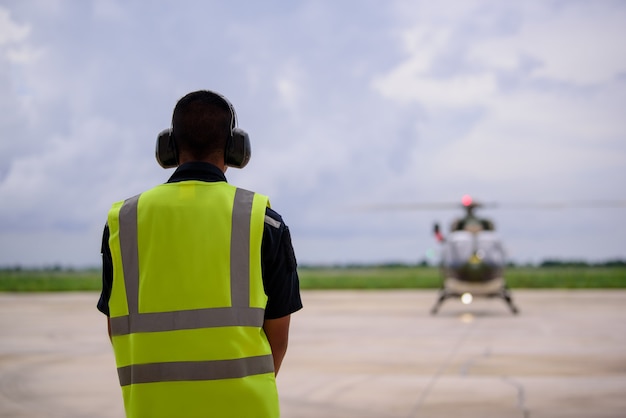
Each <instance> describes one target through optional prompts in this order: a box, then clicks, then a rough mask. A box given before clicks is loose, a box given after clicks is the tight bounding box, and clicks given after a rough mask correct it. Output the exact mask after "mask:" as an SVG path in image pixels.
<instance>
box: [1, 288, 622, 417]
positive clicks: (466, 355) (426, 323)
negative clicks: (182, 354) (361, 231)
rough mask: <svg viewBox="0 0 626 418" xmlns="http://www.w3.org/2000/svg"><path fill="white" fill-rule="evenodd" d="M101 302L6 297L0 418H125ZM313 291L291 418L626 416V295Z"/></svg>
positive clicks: (299, 344)
mask: <svg viewBox="0 0 626 418" xmlns="http://www.w3.org/2000/svg"><path fill="white" fill-rule="evenodd" d="M97 297H98V295H97V294H95V293H56V294H51V293H48V294H10V293H0V417H2V418H5V417H6V418H9V417H10V418H23V417H63V418H78V417H93V418H114V417H122V416H123V409H122V403H121V395H120V391H119V387H118V384H117V376H116V373H115V366H114V360H113V355H112V351H111V348H110V345H109V342H108V338H107V336H106V326H105V319H104V317H103V316H102V315H101V314H99V313H98V312H97V311H96V309H95V304H96V301H97ZM513 297H514V300H515V302H516V304H517V305H518V306H519V308H520V310H521V313H520V314H519V315H517V316H514V315H511V314H510V313H509V311H508V309H507V307H506V305H505V304H504V303H503V302H502V301H500V300H497V299H488V300H481V299H478V300H475V301H474V303H472V304H471V305H469V306H465V305H462V304H461V303H460V301H456V300H449V301H447V302H446V303H445V304H444V305H443V307H442V308H441V310H440V312H439V314H438V315H436V316H431V315H430V314H429V310H430V308H431V307H432V305H433V304H434V302H435V299H436V292H435V291H413V290H403V291H305V292H303V302H304V304H305V308H304V310H302V311H301V312H298V313H296V314H294V316H293V318H292V333H291V341H290V347H289V350H288V353H287V358H286V359H285V362H284V363H283V367H282V369H281V372H280V375H279V377H278V385H279V391H280V394H281V404H282V410H283V418H321V417H324V418H352V417H359V418H395V417H402V418H413V417H428V418H437V417H455V418H456V417H467V418H473V417H498V418H506V417H516V418H517V417H520V418H539V417H546V418H559V417H568V418H569V417H573V418H578V417H580V418H583V417H584V418H588V417H594V418H602V417H606V418H609V417H615V418H617V417H625V416H626V291H623V290H620V291H560V290H559V291H556V290H554V291H553V290H549V291H530V290H514V291H513Z"/></svg>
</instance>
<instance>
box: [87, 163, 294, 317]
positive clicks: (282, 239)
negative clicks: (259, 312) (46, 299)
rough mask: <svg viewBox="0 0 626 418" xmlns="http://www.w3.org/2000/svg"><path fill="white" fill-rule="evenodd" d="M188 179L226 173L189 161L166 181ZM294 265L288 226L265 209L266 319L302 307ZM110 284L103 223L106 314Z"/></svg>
mask: <svg viewBox="0 0 626 418" xmlns="http://www.w3.org/2000/svg"><path fill="white" fill-rule="evenodd" d="M187 180H199V181H207V182H214V181H226V176H224V173H223V172H222V171H221V170H220V169H219V168H217V167H216V166H214V165H212V164H209V163H202V162H190V163H185V164H182V165H181V166H179V167H178V168H177V169H176V171H175V172H174V174H172V177H170V179H169V180H168V183H176V182H180V181H187ZM296 267H297V263H296V257H295V255H294V251H293V246H292V244H291V234H290V233H289V228H288V227H287V225H285V223H284V222H283V219H282V218H281V216H280V215H279V214H278V213H276V212H275V211H274V210H272V209H270V208H267V209H266V211H265V224H264V228H263V240H262V242H261V271H262V274H263V287H264V289H265V294H266V295H267V297H268V299H267V306H266V308H265V319H276V318H281V317H283V316H287V315H290V314H292V313H294V312H296V311H298V310H300V309H301V308H302V300H301V298H300V283H299V279H298V272H297V269H296ZM112 285H113V261H112V258H111V250H110V248H109V228H108V226H105V228H104V233H103V234H102V293H101V295H100V300H99V301H98V310H99V311H100V312H102V313H104V314H105V315H107V316H108V315H109V298H110V297H111V287H112Z"/></svg>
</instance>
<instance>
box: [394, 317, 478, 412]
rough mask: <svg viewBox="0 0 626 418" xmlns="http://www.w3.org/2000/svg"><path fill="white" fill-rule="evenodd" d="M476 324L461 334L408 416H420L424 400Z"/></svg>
mask: <svg viewBox="0 0 626 418" xmlns="http://www.w3.org/2000/svg"><path fill="white" fill-rule="evenodd" d="M475 326H476V322H473V323H472V325H471V326H468V327H467V331H465V333H464V334H463V335H461V337H460V338H459V340H458V341H457V342H456V344H455V345H454V346H453V347H452V350H450V353H449V354H448V356H447V357H446V359H445V360H444V362H443V363H442V364H441V366H439V368H438V369H437V371H436V372H435V374H434V375H433V376H432V377H431V378H430V381H429V382H428V384H427V385H426V388H424V390H423V391H422V393H421V394H420V397H419V398H418V400H417V402H416V403H415V406H414V407H413V408H412V409H411V411H410V412H409V415H407V418H416V417H417V416H418V415H417V414H418V413H419V409H420V408H421V407H422V404H423V403H424V401H425V400H426V398H427V397H428V395H429V394H430V391H431V390H432V389H433V387H435V384H436V383H437V381H438V380H439V378H440V377H441V375H442V374H443V372H444V371H445V370H446V369H447V368H448V366H449V365H450V362H451V361H452V359H453V358H454V356H455V355H456V353H457V351H459V348H461V346H462V345H463V343H464V342H465V340H466V339H467V337H468V336H469V335H470V334H471V332H472V331H473V330H474V327H475Z"/></svg>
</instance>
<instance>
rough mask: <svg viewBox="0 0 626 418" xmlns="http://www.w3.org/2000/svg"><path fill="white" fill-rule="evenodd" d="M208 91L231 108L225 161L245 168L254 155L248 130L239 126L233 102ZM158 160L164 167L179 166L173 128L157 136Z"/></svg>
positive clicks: (236, 166)
mask: <svg viewBox="0 0 626 418" xmlns="http://www.w3.org/2000/svg"><path fill="white" fill-rule="evenodd" d="M207 92H208V93H210V94H213V95H215V96H217V97H219V98H220V99H222V100H223V101H224V103H225V104H226V105H227V106H228V109H229V110H230V134H229V136H228V138H227V139H226V149H225V150H224V163H225V164H226V165H227V166H228V167H234V168H244V167H245V166H246V164H248V161H250V156H251V155H252V148H251V147H250V137H249V136H248V134H247V132H246V131H244V130H243V129H240V128H238V127H237V113H236V112H235V108H234V107H233V105H232V103H230V101H229V100H228V99H227V98H226V97H224V96H222V95H221V94H219V93H215V92H213V91H207ZM156 160H157V162H158V163H159V165H160V166H161V167H163V168H173V167H178V164H179V161H178V147H177V146H176V139H175V138H174V133H173V131H172V129H171V128H169V129H165V130H163V131H161V132H160V133H159V135H158V136H157V141H156Z"/></svg>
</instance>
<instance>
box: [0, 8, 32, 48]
mask: <svg viewBox="0 0 626 418" xmlns="http://www.w3.org/2000/svg"><path fill="white" fill-rule="evenodd" d="M30 29H31V28H30V25H27V24H19V23H16V22H14V21H13V19H12V18H11V12H10V11H9V10H7V9H6V8H4V7H2V6H0V46H2V45H6V44H10V43H14V42H20V41H23V40H24V39H25V38H26V37H27V36H28V34H29V33H30Z"/></svg>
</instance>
